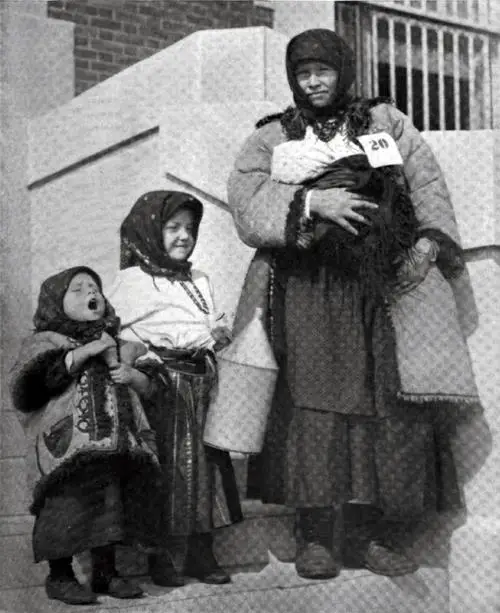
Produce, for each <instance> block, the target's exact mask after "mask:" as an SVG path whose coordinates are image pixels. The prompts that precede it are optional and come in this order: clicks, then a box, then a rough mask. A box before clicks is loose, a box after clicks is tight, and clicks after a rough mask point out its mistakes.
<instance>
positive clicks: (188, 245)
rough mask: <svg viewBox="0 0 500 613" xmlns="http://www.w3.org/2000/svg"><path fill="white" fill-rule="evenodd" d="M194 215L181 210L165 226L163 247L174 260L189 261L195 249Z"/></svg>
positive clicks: (187, 210) (188, 210)
mask: <svg viewBox="0 0 500 613" xmlns="http://www.w3.org/2000/svg"><path fill="white" fill-rule="evenodd" d="M194 229H195V221H194V213H193V211H191V210H190V209H179V210H178V211H177V212H176V213H175V214H174V215H172V217H170V219H168V220H167V222H166V223H165V225H164V226H163V247H164V248H165V252H166V253H167V255H168V256H169V257H170V258H172V260H177V261H182V260H187V259H188V257H189V256H190V255H191V252H192V251H193V248H194V243H195V239H194Z"/></svg>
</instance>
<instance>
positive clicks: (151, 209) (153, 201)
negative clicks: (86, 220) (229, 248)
mask: <svg viewBox="0 0 500 613" xmlns="http://www.w3.org/2000/svg"><path fill="white" fill-rule="evenodd" d="M180 209H189V210H191V211H192V212H193V214H194V228H193V237H194V241H195V244H196V239H197V238H198V229H199V227H200V222H201V218H202V216H203V205H202V203H201V202H200V201H199V200H198V199H196V198H195V197H194V196H191V195H190V194H186V193H185V192H172V191H155V192H148V193H147V194H144V195H143V196H141V197H140V198H139V200H138V201H137V202H136V203H135V204H134V206H133V207H132V209H131V211H130V213H129V214H128V215H127V217H126V218H125V220H124V222H123V223H122V225H121V229H120V237H121V253H120V268H129V267H130V266H140V267H141V268H142V270H143V271H144V272H146V273H148V274H150V275H153V276H160V277H167V278H168V279H180V280H186V279H189V278H190V271H191V262H188V261H178V260H173V259H172V258H170V257H169V256H168V254H167V253H166V251H165V248H164V246H163V227H164V225H165V223H166V222H167V221H168V220H169V219H170V218H171V217H172V215H174V214H175V213H177V211H179V210H180ZM193 249H194V246H193ZM189 255H191V254H189ZM188 257H189V256H188Z"/></svg>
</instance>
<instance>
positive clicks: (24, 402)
mask: <svg viewBox="0 0 500 613" xmlns="http://www.w3.org/2000/svg"><path fill="white" fill-rule="evenodd" d="M67 352H68V349H50V350H48V351H45V352H43V353H40V354H38V355H36V356H35V357H33V359H31V360H30V361H29V362H28V363H27V364H25V365H23V367H22V369H21V371H20V372H19V373H17V374H16V376H15V377H14V378H13V379H12V381H11V396H12V400H13V403H14V407H15V408H16V409H17V410H18V411H21V413H32V412H34V411H38V410H39V409H41V408H43V407H44V406H45V405H46V404H47V402H48V401H49V400H50V399H51V397H52V396H53V395H54V393H61V392H62V391H63V389H65V388H66V387H67V386H68V385H69V384H70V383H71V381H72V377H71V376H70V375H67V377H58V379H59V381H58V385H55V386H54V385H51V386H48V385H47V374H48V371H49V370H50V369H51V368H52V367H53V366H54V364H55V363H57V362H59V361H61V360H63V359H64V356H65V355H66V353H67ZM55 387H56V388H57V390H54V389H53V388H55Z"/></svg>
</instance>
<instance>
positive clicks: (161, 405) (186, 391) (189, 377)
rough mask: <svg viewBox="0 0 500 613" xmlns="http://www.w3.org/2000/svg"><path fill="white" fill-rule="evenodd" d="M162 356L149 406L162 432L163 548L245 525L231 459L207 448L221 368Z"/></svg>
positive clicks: (159, 500) (159, 499)
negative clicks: (213, 391)
mask: <svg viewBox="0 0 500 613" xmlns="http://www.w3.org/2000/svg"><path fill="white" fill-rule="evenodd" d="M158 353H159V354H160V355H161V357H162V359H163V366H162V367H160V368H158V369H157V371H156V375H155V377H154V380H155V382H156V391H155V393H154V398H152V400H151V401H150V402H149V403H148V404H147V405H146V407H145V408H146V412H147V415H148V419H149V421H150V424H151V426H152V428H153V429H154V430H155V431H156V436H157V445H158V453H159V458H160V464H161V467H162V484H161V487H160V488H159V490H158V492H157V496H156V499H155V501H154V506H155V507H157V508H158V509H159V510H160V514H159V516H160V526H159V543H160V546H161V544H162V543H163V544H164V546H168V543H169V539H170V537H172V536H187V535H189V534H193V533H196V532H200V533H201V532H210V531H211V530H213V529H214V528H219V527H222V526H227V525H230V524H232V523H234V522H237V521H241V519H242V512H241V507H240V501H239V494H238V489H237V485H236V478H235V474H234V469H233V465H232V462H231V458H230V456H229V453H227V452H224V451H220V450H217V449H212V448H209V447H206V446H205V445H204V444H203V439H202V435H203V427H204V423H205V418H206V414H207V410H208V405H209V399H210V389H211V387H212V384H213V382H214V377H215V376H216V375H215V362H214V360H213V358H212V357H210V356H209V355H202V356H201V357H199V356H198V357H195V356H191V355H189V354H186V355H184V356H181V355H176V356H175V357H172V355H173V354H172V352H162V351H161V350H158Z"/></svg>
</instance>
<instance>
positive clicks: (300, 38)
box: [286, 29, 356, 117]
mask: <svg viewBox="0 0 500 613" xmlns="http://www.w3.org/2000/svg"><path fill="white" fill-rule="evenodd" d="M307 61H309V62H322V63H324V64H327V65H328V66H330V67H331V68H333V69H334V70H336V71H337V72H338V81H337V89H336V92H335V96H334V98H333V100H332V102H331V104H330V105H329V106H328V107H324V108H315V107H314V106H313V105H312V104H311V102H310V100H309V98H308V97H307V96H306V94H305V93H304V92H303V90H302V89H301V88H300V87H299V84H298V83H297V78H296V76H295V72H296V70H297V67H298V65H299V64H300V63H301V62H307ZM286 72H287V77H288V83H289V85H290V88H291V90H292V93H293V99H294V101H295V104H296V105H297V107H298V108H299V109H301V110H302V111H305V112H306V113H308V114H312V115H314V116H323V117H325V116H326V117H328V116H331V115H332V114H334V113H335V112H336V111H337V110H339V109H341V108H343V107H345V105H346V103H347V102H348V101H349V100H350V99H351V97H350V95H349V94H348V91H349V89H350V87H351V85H352V84H353V82H354V79H355V77H356V59H355V57H354V53H353V52H352V50H351V48H350V47H349V46H348V45H347V43H346V42H345V41H344V40H343V39H342V38H340V36H338V35H337V34H335V32H333V31H331V30H326V29H315V30H306V31H305V32H301V33H300V34H298V35H297V36H295V37H294V38H292V40H291V41H290V42H289V43H288V46H287V50H286Z"/></svg>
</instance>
